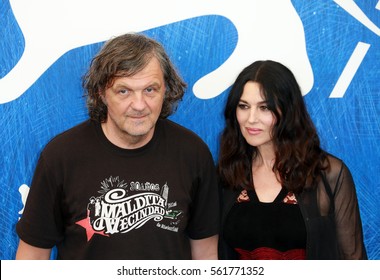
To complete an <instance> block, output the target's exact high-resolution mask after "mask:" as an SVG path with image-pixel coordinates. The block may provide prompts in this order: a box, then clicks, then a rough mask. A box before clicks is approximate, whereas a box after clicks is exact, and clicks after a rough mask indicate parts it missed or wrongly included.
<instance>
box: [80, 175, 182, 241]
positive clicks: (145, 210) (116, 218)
mask: <svg viewBox="0 0 380 280" xmlns="http://www.w3.org/2000/svg"><path fill="white" fill-rule="evenodd" d="M99 193H101V195H100V196H97V197H95V196H92V197H90V198H89V203H88V205H87V217H86V218H85V219H83V220H80V221H78V222H76V224H78V225H80V226H82V227H84V228H85V229H86V234H87V241H89V240H90V239H91V238H92V236H93V235H94V234H100V235H104V236H108V237H109V236H111V235H112V234H125V233H128V232H130V231H131V230H135V229H138V228H141V227H142V226H144V225H145V224H146V223H147V222H149V221H154V222H157V224H156V226H157V227H158V228H161V229H165V230H170V231H174V232H178V226H177V225H178V224H179V222H180V219H179V216H180V215H181V213H182V210H177V209H175V206H177V202H169V201H168V198H169V186H168V185H167V183H165V184H164V185H163V186H160V185H159V184H156V183H150V182H145V183H140V182H134V181H132V182H130V183H126V182H124V181H123V180H120V179H119V177H112V176H111V177H109V178H108V179H105V180H104V181H102V182H101V190H100V191H99Z"/></svg>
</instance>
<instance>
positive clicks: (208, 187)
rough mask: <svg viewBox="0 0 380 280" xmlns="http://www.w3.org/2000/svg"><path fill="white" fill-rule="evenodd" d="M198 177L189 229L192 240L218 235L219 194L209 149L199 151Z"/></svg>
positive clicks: (195, 183) (195, 182)
mask: <svg viewBox="0 0 380 280" xmlns="http://www.w3.org/2000/svg"><path fill="white" fill-rule="evenodd" d="M198 166H199V168H198V171H197V174H198V176H197V177H196V178H195V180H194V182H193V184H194V190H195V192H194V194H193V201H192V203H191V207H190V219H189V224H188V227H187V233H188V236H189V237H190V238H191V239H203V238H207V237H211V236H213V235H216V234H218V231H219V192H218V185H217V176H216V167H215V164H214V161H213V158H212V155H211V153H210V151H209V149H208V148H206V147H204V148H203V149H199V150H198Z"/></svg>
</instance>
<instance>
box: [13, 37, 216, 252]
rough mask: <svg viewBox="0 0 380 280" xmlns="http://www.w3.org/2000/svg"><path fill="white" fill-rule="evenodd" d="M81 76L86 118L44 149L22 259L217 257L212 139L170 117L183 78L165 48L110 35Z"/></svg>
mask: <svg viewBox="0 0 380 280" xmlns="http://www.w3.org/2000/svg"><path fill="white" fill-rule="evenodd" d="M83 85H84V88H85V90H86V95H87V107H88V111H89V116H90V119H89V120H86V121H85V122H83V123H81V124H79V125H77V126H75V127H73V128H71V129H69V130H67V131H66V132H64V133H61V134H60V135H58V136H56V137H55V138H54V139H52V140H51V141H50V142H49V143H48V144H47V145H46V147H45V148H44V150H43V151H42V153H41V155H40V158H39V161H38V163H37V167H36V170H35V174H34V176H33V180H32V184H31V189H30V192H29V196H28V199H27V202H26V206H25V211H24V213H23V216H22V217H21V219H20V221H19V222H18V224H17V227H16V229H17V233H18V235H19V237H20V244H19V247H18V250H17V253H16V259H49V258H51V251H52V248H54V247H56V249H57V250H56V251H57V258H58V259H216V258H217V242H218V235H217V234H218V219H219V217H218V216H219V205H218V201H219V199H218V190H217V179H216V171H215V166H214V161H213V158H212V155H211V153H210V151H209V149H208V147H207V145H206V144H205V143H204V142H203V141H202V140H201V138H200V137H199V136H197V135H196V134H195V133H193V132H192V131H190V130H188V129H186V128H184V127H182V126H180V125H179V124H176V123H174V122H172V121H171V120H169V119H167V117H168V116H170V115H171V114H172V113H173V112H174V111H175V110H176V106H177V104H178V102H179V101H180V100H181V99H182V97H183V95H184V92H185V89H186V84H185V83H184V81H183V80H182V79H181V77H180V76H179V74H178V73H177V71H176V69H175V67H174V65H173V64H172V63H171V61H170V59H169V57H168V55H167V54H166V52H165V50H164V48H163V47H162V46H161V44H159V43H158V42H157V41H155V40H153V39H151V38H148V37H146V36H144V35H141V34H132V33H129V34H124V35H121V36H118V37H115V38H112V39H111V40H109V41H108V42H106V44H105V45H104V46H103V48H102V49H101V50H100V52H99V53H98V54H97V55H96V56H95V57H94V59H93V60H92V62H91V65H90V68H89V70H88V72H87V74H86V75H85V76H84V79H83Z"/></svg>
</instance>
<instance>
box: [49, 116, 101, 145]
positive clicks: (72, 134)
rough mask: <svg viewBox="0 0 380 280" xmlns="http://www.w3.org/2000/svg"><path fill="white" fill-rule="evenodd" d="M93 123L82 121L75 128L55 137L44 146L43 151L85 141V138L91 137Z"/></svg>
mask: <svg viewBox="0 0 380 280" xmlns="http://www.w3.org/2000/svg"><path fill="white" fill-rule="evenodd" d="M93 127H94V123H93V122H92V121H90V120H86V121H83V122H81V123H79V124H76V125H75V126H73V127H71V128H69V129H67V130H64V131H62V132H61V133H59V134H57V135H55V136H54V137H53V138H52V139H51V140H50V141H49V142H48V143H47V145H46V147H45V149H48V148H55V147H57V146H59V147H61V146H62V145H64V144H65V143H72V144H73V143H76V142H81V141H86V138H88V137H91V132H92V131H93Z"/></svg>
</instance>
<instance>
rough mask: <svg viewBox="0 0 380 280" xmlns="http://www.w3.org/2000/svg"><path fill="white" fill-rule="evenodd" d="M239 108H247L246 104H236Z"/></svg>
mask: <svg viewBox="0 0 380 280" xmlns="http://www.w3.org/2000/svg"><path fill="white" fill-rule="evenodd" d="M238 108H239V109H243V110H244V109H248V106H247V105H246V104H238Z"/></svg>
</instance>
